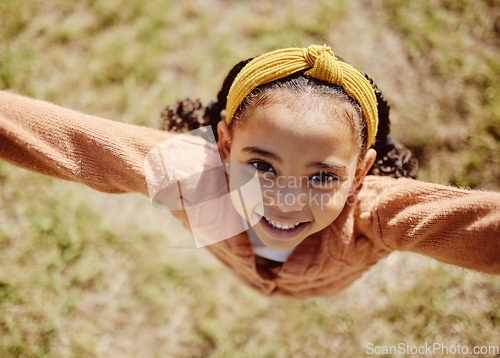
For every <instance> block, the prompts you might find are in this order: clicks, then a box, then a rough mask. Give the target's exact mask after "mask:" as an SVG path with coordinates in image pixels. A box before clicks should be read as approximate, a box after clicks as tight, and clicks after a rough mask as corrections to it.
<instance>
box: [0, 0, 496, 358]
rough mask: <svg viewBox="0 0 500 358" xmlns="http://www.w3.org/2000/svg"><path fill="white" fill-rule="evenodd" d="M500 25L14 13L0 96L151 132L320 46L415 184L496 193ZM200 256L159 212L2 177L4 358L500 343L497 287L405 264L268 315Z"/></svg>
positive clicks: (435, 7)
mask: <svg viewBox="0 0 500 358" xmlns="http://www.w3.org/2000/svg"><path fill="white" fill-rule="evenodd" d="M499 9H500V7H499V6H498V5H497V4H495V2H494V1H472V0H470V1H462V0H461V1H448V0H441V1H438V0H432V1H431V0H425V1H413V2H411V1H410V2H407V1H394V0H383V1H376V2H367V1H361V0H355V1H335V2H334V1H328V0H320V1H316V2H305V1H301V0H290V1H285V0H280V1H275V2H268V1H263V0H258V1H252V2H247V1H232V2H230V1H223V0H208V1H202V0H198V1H184V2H174V1H160V0H157V1H143V0H141V1H139V0H132V1H128V2H127V3H126V4H125V2H123V1H118V0H107V1H104V0H102V1H101V0H93V1H90V0H89V1H82V2H72V1H63V0H55V1H45V2H44V1H36V0H28V1H15V0H3V1H2V2H0V24H1V26H0V88H3V89H7V88H8V89H12V90H15V91H17V92H19V93H22V94H26V95H29V96H34V97H37V98H41V99H46V100H49V101H53V102H55V103H57V104H60V105H64V106H68V107H71V108H74V109H78V110H81V111H83V112H86V113H91V114H95V115H98V116H101V117H107V118H111V119H114V120H118V121H124V122H130V123H136V124H142V125H148V126H153V127H159V112H160V111H161V109H162V108H163V107H164V106H165V105H167V104H170V103H172V102H174V101H175V100H176V99H178V98H182V97H186V96H191V97H200V98H201V99H202V100H203V101H205V102H207V101H209V100H211V99H212V98H213V97H214V96H215V94H216V92H217V91H218V89H219V86H220V84H221V82H222V80H223V78H224V76H225V74H226V72H227V71H228V70H229V69H230V68H231V66H232V65H233V64H234V63H236V62H237V61H239V60H242V59H245V58H248V57H251V56H255V55H257V54H260V53H262V52H264V51H267V50H271V49H274V48H276V47H285V46H306V45H308V44H310V43H319V44H323V43H327V44H329V45H332V46H333V49H334V51H335V52H337V53H338V54H339V55H341V56H342V57H344V58H346V59H348V60H350V61H351V62H352V63H353V64H354V65H355V66H357V67H359V68H360V69H362V70H364V71H366V72H367V73H369V74H370V75H371V76H372V77H373V78H374V79H375V81H376V82H377V83H378V84H379V87H380V88H381V89H382V90H383V91H384V95H385V96H386V97H387V98H388V99H389V101H390V102H391V104H392V108H393V117H392V118H393V127H392V128H393V132H394V135H395V137H396V138H398V139H399V140H401V141H402V142H404V143H407V144H408V145H410V146H411V147H412V148H415V150H416V151H417V153H418V155H419V157H420V158H421V160H422V165H421V176H420V177H421V179H423V180H430V181H433V182H439V183H445V184H448V183H453V184H456V185H462V186H471V187H477V188H485V189H493V190H499V189H500V180H499V179H500V172H499V168H500V165H498V164H499V158H500V156H499V143H500V140H499V139H500V133H499V128H500V105H499V103H500V102H499V101H498V98H500V83H499V81H500V76H499V74H500V46H499V43H498V34H499V31H500V30H499V18H500V10H499ZM190 243H191V239H190V238H189V233H187V232H186V231H185V230H184V229H182V228H181V226H180V224H179V223H177V222H176V221H175V220H174V219H173V218H172V217H171V216H169V215H167V214H165V213H163V212H160V211H157V210H155V209H153V208H152V207H151V205H150V204H149V201H148V200H147V198H143V197H139V196H136V195H109V194H101V193H97V192H94V191H92V190H90V189H88V188H83V187H82V186H81V185H77V184H73V183H67V182H61V181H57V180H53V179H50V178H45V177H41V176H39V175H36V174H33V173H29V172H26V171H23V170H20V169H17V168H14V167H12V166H10V165H8V164H6V163H0V254H1V264H0V356H2V357H235V356H237V357H359V356H367V355H366V354H365V347H366V345H367V344H368V343H373V344H374V345H381V346H382V345H385V346H389V345H397V344H398V343H406V344H410V345H416V346H418V345H424V344H425V343H429V344H430V343H433V342H442V343H443V344H448V345H450V346H455V345H457V344H460V345H467V346H470V347H472V346H475V345H498V344H499V337H500V328H499V327H500V303H499V302H500V282H499V280H498V278H497V277H493V276H488V275H482V274H479V273H474V272H471V271H466V270H462V269H459V268H454V267H450V266H447V265H444V264H440V263H437V262H435V261H433V260H431V259H427V258H425V257H422V256H418V255H411V254H402V253H396V254H393V255H391V256H390V257H389V258H388V259H387V260H384V261H383V262H381V263H379V264H378V265H376V266H375V267H374V268H373V269H372V270H371V271H370V272H369V273H367V274H366V275H365V276H364V277H363V278H362V279H361V280H360V281H358V282H357V283H355V284H354V285H353V286H352V287H351V288H349V289H348V290H346V291H345V292H343V293H342V294H340V295H338V296H336V297H332V298H329V299H322V300H309V301H293V300H286V299H281V298H265V297H261V296H259V295H258V294H256V293H255V292H253V291H251V290H250V289H249V288H247V287H245V286H243V285H242V284H240V283H239V282H238V281H237V280H236V279H235V278H233V276H232V275H231V274H230V273H228V272H227V271H226V270H225V269H224V268H223V267H222V265H220V264H219V263H218V262H217V261H216V260H215V259H214V258H212V257H211V256H210V255H209V253H207V252H206V251H204V250H196V249H189V248H181V247H180V246H182V245H189V244H190ZM392 356H394V355H392ZM444 356H446V355H444ZM449 356H450V357H451V356H455V355H449ZM489 356H493V355H489Z"/></svg>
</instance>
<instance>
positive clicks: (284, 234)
mask: <svg viewBox="0 0 500 358" xmlns="http://www.w3.org/2000/svg"><path fill="white" fill-rule="evenodd" d="M260 225H261V226H262V227H263V228H264V231H266V232H267V233H268V234H269V235H271V236H273V237H276V238H280V239H291V238H293V237H295V236H297V235H298V234H300V233H301V232H302V231H303V230H304V229H305V228H306V226H307V225H308V223H302V224H300V225H298V226H296V227H294V228H293V229H289V230H283V229H278V228H275V227H274V226H272V225H271V224H269V223H268V222H267V220H266V219H265V218H264V217H263V218H262V219H260Z"/></svg>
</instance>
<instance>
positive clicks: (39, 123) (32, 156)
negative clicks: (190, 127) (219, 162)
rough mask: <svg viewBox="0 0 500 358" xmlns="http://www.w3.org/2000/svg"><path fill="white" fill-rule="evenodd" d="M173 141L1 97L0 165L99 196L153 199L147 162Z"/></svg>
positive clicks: (143, 130)
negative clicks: (140, 195)
mask: <svg viewBox="0 0 500 358" xmlns="http://www.w3.org/2000/svg"><path fill="white" fill-rule="evenodd" d="M171 136H172V135H171V134H170V133H168V132H163V131H160V130H155V129H151V128H146V127H139V126H135V125H131V124H125V123H121V122H115V121H110V120H107V119H103V118H99V117H95V116H90V115H86V114H82V113H79V112H76V111H73V110H69V109H66V108H63V107H59V106H56V105H54V104H51V103H47V102H44V101H40V100H35V99H31V98H28V97H24V96H20V95H16V94H13V93H9V92H5V91H0V159H4V160H6V161H8V162H10V163H12V164H14V165H17V166H20V167H22V168H25V169H28V170H32V171H35V172H38V173H41V174H45V175H50V176H53V177H56V178H61V179H65V180H70V181H74V182H80V183H83V184H85V185H87V186H89V187H91V188H93V189H96V190H99V191H103V192H108V193H125V192H139V193H143V194H145V195H148V188H147V185H146V179H145V175H144V158H145V156H146V154H147V153H148V152H149V151H150V150H151V149H152V148H153V147H155V146H157V145H159V144H160V143H162V142H164V141H165V140H167V139H169V138H170V137H171Z"/></svg>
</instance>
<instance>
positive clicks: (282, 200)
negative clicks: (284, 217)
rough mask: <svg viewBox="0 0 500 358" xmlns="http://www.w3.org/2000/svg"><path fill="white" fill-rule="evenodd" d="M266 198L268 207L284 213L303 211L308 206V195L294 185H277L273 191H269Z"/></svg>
mask: <svg viewBox="0 0 500 358" xmlns="http://www.w3.org/2000/svg"><path fill="white" fill-rule="evenodd" d="M264 198H265V201H267V204H268V205H270V206H273V207H275V208H276V209H278V210H280V211H281V212H283V213H289V212H297V211H301V210H302V209H304V207H305V206H306V204H307V194H306V193H305V192H304V191H303V189H302V188H300V187H297V186H296V185H293V183H288V184H287V185H275V186H274V188H273V190H268V192H267V193H266V195H264ZM266 199H267V200H266Z"/></svg>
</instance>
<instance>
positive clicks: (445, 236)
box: [373, 179, 500, 274]
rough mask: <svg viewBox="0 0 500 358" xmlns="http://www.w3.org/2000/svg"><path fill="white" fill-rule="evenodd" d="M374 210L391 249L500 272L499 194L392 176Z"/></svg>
mask: <svg viewBox="0 0 500 358" xmlns="http://www.w3.org/2000/svg"><path fill="white" fill-rule="evenodd" d="M374 212H375V215H374V218H373V219H374V222H375V223H376V225H375V227H376V228H377V230H376V231H378V232H376V233H375V235H378V236H379V238H380V240H381V241H382V242H384V243H385V245H387V246H388V247H389V248H390V249H393V250H400V251H412V252H416V253H420V254H423V255H427V256H430V257H432V258H434V259H437V260H439V261H441V262H445V263H449V264H452V265H457V266H461V267H464V268H469V269H473V270H477V271H481V272H486V273H494V274H500V193H496V192H488V191H482V190H465V189H459V188H454V187H449V186H444V185H438V184H431V183H424V182H420V181H416V180H411V179H397V180H394V179H393V180H392V182H391V183H390V187H389V188H388V189H386V190H384V191H383V192H382V193H381V194H380V195H379V198H378V200H377V204H376V205H375V211H374Z"/></svg>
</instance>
